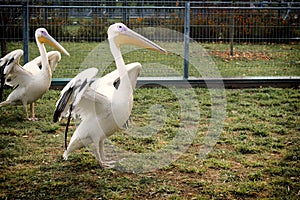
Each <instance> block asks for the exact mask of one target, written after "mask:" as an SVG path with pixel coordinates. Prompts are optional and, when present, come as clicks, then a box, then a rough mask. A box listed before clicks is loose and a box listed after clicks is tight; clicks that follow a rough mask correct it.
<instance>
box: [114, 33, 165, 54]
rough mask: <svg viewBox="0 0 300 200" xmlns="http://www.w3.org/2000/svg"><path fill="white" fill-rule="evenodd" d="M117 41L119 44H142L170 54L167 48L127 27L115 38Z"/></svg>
mask: <svg viewBox="0 0 300 200" xmlns="http://www.w3.org/2000/svg"><path fill="white" fill-rule="evenodd" d="M126 28H127V27H126ZM115 42H116V43H117V44H132V45H136V46H140V47H142V48H146V49H150V50H154V51H159V52H162V53H164V54H168V52H167V51H166V50H165V49H163V48H162V47H160V46H159V45H157V44H155V43H154V42H152V41H150V40H149V39H147V38H145V37H144V36H142V35H140V34H138V33H136V32H134V31H133V30H131V29H129V28H127V30H126V31H124V32H122V33H120V35H119V36H118V37H116V38H115Z"/></svg>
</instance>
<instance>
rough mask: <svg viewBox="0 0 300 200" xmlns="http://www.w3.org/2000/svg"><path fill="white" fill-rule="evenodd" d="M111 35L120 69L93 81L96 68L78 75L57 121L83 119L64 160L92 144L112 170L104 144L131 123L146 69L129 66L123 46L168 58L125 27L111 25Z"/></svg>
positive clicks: (56, 115) (58, 106)
mask: <svg viewBox="0 0 300 200" xmlns="http://www.w3.org/2000/svg"><path fill="white" fill-rule="evenodd" d="M107 33H108V41H109V46H110V50H111V53H112V55H113V57H114V60H115V63H116V66H117V69H116V70H115V71H113V72H111V73H109V74H107V75H105V76H104V77H101V78H99V79H93V77H94V76H95V75H96V73H97V69H95V68H90V69H87V70H85V71H83V72H81V73H80V74H78V75H77V76H76V77H75V78H74V79H72V80H71V81H70V82H69V84H67V85H66V86H65V88H64V89H63V90H62V92H61V96H60V99H59V100H58V101H57V104H56V109H55V112H54V117H53V121H54V122H56V121H58V119H59V118H60V117H62V116H64V117H69V118H68V119H70V117H71V115H73V116H74V117H75V116H76V115H79V117H80V118H81V122H80V124H79V125H78V127H77V129H76V130H75V132H74V134H73V136H72V138H71V140H70V143H69V145H68V147H66V150H65V152H64V154H63V157H64V159H67V158H68V155H69V153H71V152H72V151H74V150H76V149H79V148H81V147H83V146H86V145H90V144H92V145H93V147H94V153H95V156H96V158H97V160H98V162H99V165H100V166H101V167H108V168H110V167H113V166H114V165H113V163H114V161H106V159H105V156H104V140H105V139H106V138H108V137H109V136H111V135H112V134H113V133H114V132H115V131H116V130H117V129H119V128H121V127H122V126H123V125H124V124H125V123H126V121H127V120H128V118H129V116H130V113H131V110H132V106H133V91H134V89H135V86H136V81H137V77H138V74H139V72H140V70H141V68H142V67H141V64H140V63H137V62H136V63H131V64H127V65H125V63H124V60H123V57H122V54H121V51H120V46H121V45H124V44H134V45H137V46H140V47H143V48H147V49H152V50H156V51H159V52H162V53H165V54H166V53H167V52H166V51H165V50H164V49H163V48H161V47H160V46H158V45H157V44H155V43H153V42H151V41H150V40H148V39H146V38H145V37H143V36H141V35H139V34H137V33H135V32H134V31H132V30H131V29H129V28H128V27H126V26H125V25H124V24H122V23H116V24H113V25H111V26H110V27H109V29H108V31H107ZM67 127H68V123H67ZM67 127H66V130H67Z"/></svg>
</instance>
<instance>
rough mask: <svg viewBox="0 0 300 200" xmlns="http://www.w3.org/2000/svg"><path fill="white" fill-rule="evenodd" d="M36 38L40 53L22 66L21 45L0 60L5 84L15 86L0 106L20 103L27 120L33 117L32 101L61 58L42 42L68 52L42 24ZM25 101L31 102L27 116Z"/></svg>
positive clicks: (38, 96) (41, 92)
mask: <svg viewBox="0 0 300 200" xmlns="http://www.w3.org/2000/svg"><path fill="white" fill-rule="evenodd" d="M35 39H36V43H37V46H38V49H39V51H40V55H41V56H40V57H37V58H36V59H34V60H32V61H31V62H29V63H27V64H25V65H24V67H22V66H21V65H20V64H19V60H20V58H21V56H22V55H23V51H22V50H21V49H17V50H15V51H12V52H11V53H9V54H7V55H6V56H5V57H3V58H1V60H0V67H1V72H2V73H1V74H2V78H3V77H5V84H7V85H9V86H11V87H13V88H14V90H13V91H12V92H11V93H10V94H9V96H8V97H7V99H6V100H5V101H3V102H1V103H0V107H1V106H6V105H23V107H24V111H25V115H26V119H29V120H35V115H34V109H33V102H35V101H36V100H37V99H39V98H41V97H42V95H43V94H44V93H46V92H47V91H48V89H49V87H50V84H51V78H52V72H53V71H54V69H55V67H56V65H57V62H58V61H59V60H60V59H61V55H60V53H59V52H57V51H53V52H49V53H47V52H46V49H45V46H44V44H45V43H46V44H49V45H51V46H53V47H54V48H56V49H58V50H59V51H61V52H62V53H64V54H66V55H68V56H69V53H68V52H67V50H65V48H64V47H62V46H61V45H60V44H59V43H58V42H57V41H56V40H55V39H54V38H53V37H51V36H50V35H49V33H48V32H47V30H46V29H45V28H38V29H37V30H36V31H35ZM49 59H50V60H49ZM1 87H3V83H1ZM27 104H31V118H29V116H28V111H27Z"/></svg>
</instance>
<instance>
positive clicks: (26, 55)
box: [23, 1, 29, 64]
mask: <svg viewBox="0 0 300 200" xmlns="http://www.w3.org/2000/svg"><path fill="white" fill-rule="evenodd" d="M28 13H29V12H28V1H26V3H24V6H23V18H24V20H23V51H24V64H25V63H27V62H28V60H29V59H28V58H29V50H28V48H29V47H28V43H29V23H28V20H29V19H28V18H29V15H28Z"/></svg>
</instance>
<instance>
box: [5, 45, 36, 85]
mask: <svg viewBox="0 0 300 200" xmlns="http://www.w3.org/2000/svg"><path fill="white" fill-rule="evenodd" d="M22 55H23V51H22V50H21V49H18V50H15V51H12V52H11V53H9V54H7V55H6V56H5V57H3V58H1V60H0V68H1V70H0V71H1V80H3V78H5V84H6V85H9V86H11V87H17V86H18V85H22V84H24V83H26V82H27V81H28V80H30V76H31V75H32V74H31V73H30V72H28V71H27V70H25V69H23V68H22V67H21V65H20V64H19V61H20V58H21V56H22ZM1 87H3V84H2V81H1Z"/></svg>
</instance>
